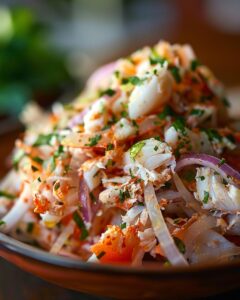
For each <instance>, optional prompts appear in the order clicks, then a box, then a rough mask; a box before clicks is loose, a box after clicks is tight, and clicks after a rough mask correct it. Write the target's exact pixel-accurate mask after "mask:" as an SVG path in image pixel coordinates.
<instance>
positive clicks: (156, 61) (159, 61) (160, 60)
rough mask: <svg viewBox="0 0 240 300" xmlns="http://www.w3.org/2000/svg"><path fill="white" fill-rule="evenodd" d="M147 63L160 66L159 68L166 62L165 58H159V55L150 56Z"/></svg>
mask: <svg viewBox="0 0 240 300" xmlns="http://www.w3.org/2000/svg"><path fill="white" fill-rule="evenodd" d="M149 61H150V64H151V65H157V64H160V65H161V66H163V65H164V63H165V62H166V61H167V60H166V58H163V57H160V56H159V55H156V54H155V55H151V56H150V58H149Z"/></svg>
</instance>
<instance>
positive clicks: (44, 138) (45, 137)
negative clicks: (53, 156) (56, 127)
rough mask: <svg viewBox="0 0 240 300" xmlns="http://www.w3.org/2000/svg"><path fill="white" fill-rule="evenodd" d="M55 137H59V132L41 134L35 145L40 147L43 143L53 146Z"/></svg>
mask: <svg viewBox="0 0 240 300" xmlns="http://www.w3.org/2000/svg"><path fill="white" fill-rule="evenodd" d="M54 137H56V138H58V134H57V133H50V134H40V135H39V136H38V138H37V140H36V141H35V142H34V144H33V147H39V146H43V145H50V146H51V142H52V139H53V138H54Z"/></svg>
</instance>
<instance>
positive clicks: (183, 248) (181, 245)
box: [174, 237, 186, 254]
mask: <svg viewBox="0 0 240 300" xmlns="http://www.w3.org/2000/svg"><path fill="white" fill-rule="evenodd" d="M174 242H175V244H176V246H177V247H178V250H179V251H180V252H181V253H182V254H184V253H185V252H186V246H185V244H184V243H183V241H182V240H180V239H179V238H177V237H174Z"/></svg>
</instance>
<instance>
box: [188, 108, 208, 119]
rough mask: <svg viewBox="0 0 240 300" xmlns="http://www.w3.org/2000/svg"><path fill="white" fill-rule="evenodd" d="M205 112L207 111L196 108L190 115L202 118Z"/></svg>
mask: <svg viewBox="0 0 240 300" xmlns="http://www.w3.org/2000/svg"><path fill="white" fill-rule="evenodd" d="M204 112H205V111H204V110H203V109H198V108H194V109H192V110H191V112H190V115H191V116H197V117H201V116H203V115H204Z"/></svg>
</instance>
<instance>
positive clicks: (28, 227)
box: [27, 222, 34, 233]
mask: <svg viewBox="0 0 240 300" xmlns="http://www.w3.org/2000/svg"><path fill="white" fill-rule="evenodd" d="M33 229H34V223H33V222H29V223H28V224H27V233H32V232H33Z"/></svg>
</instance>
